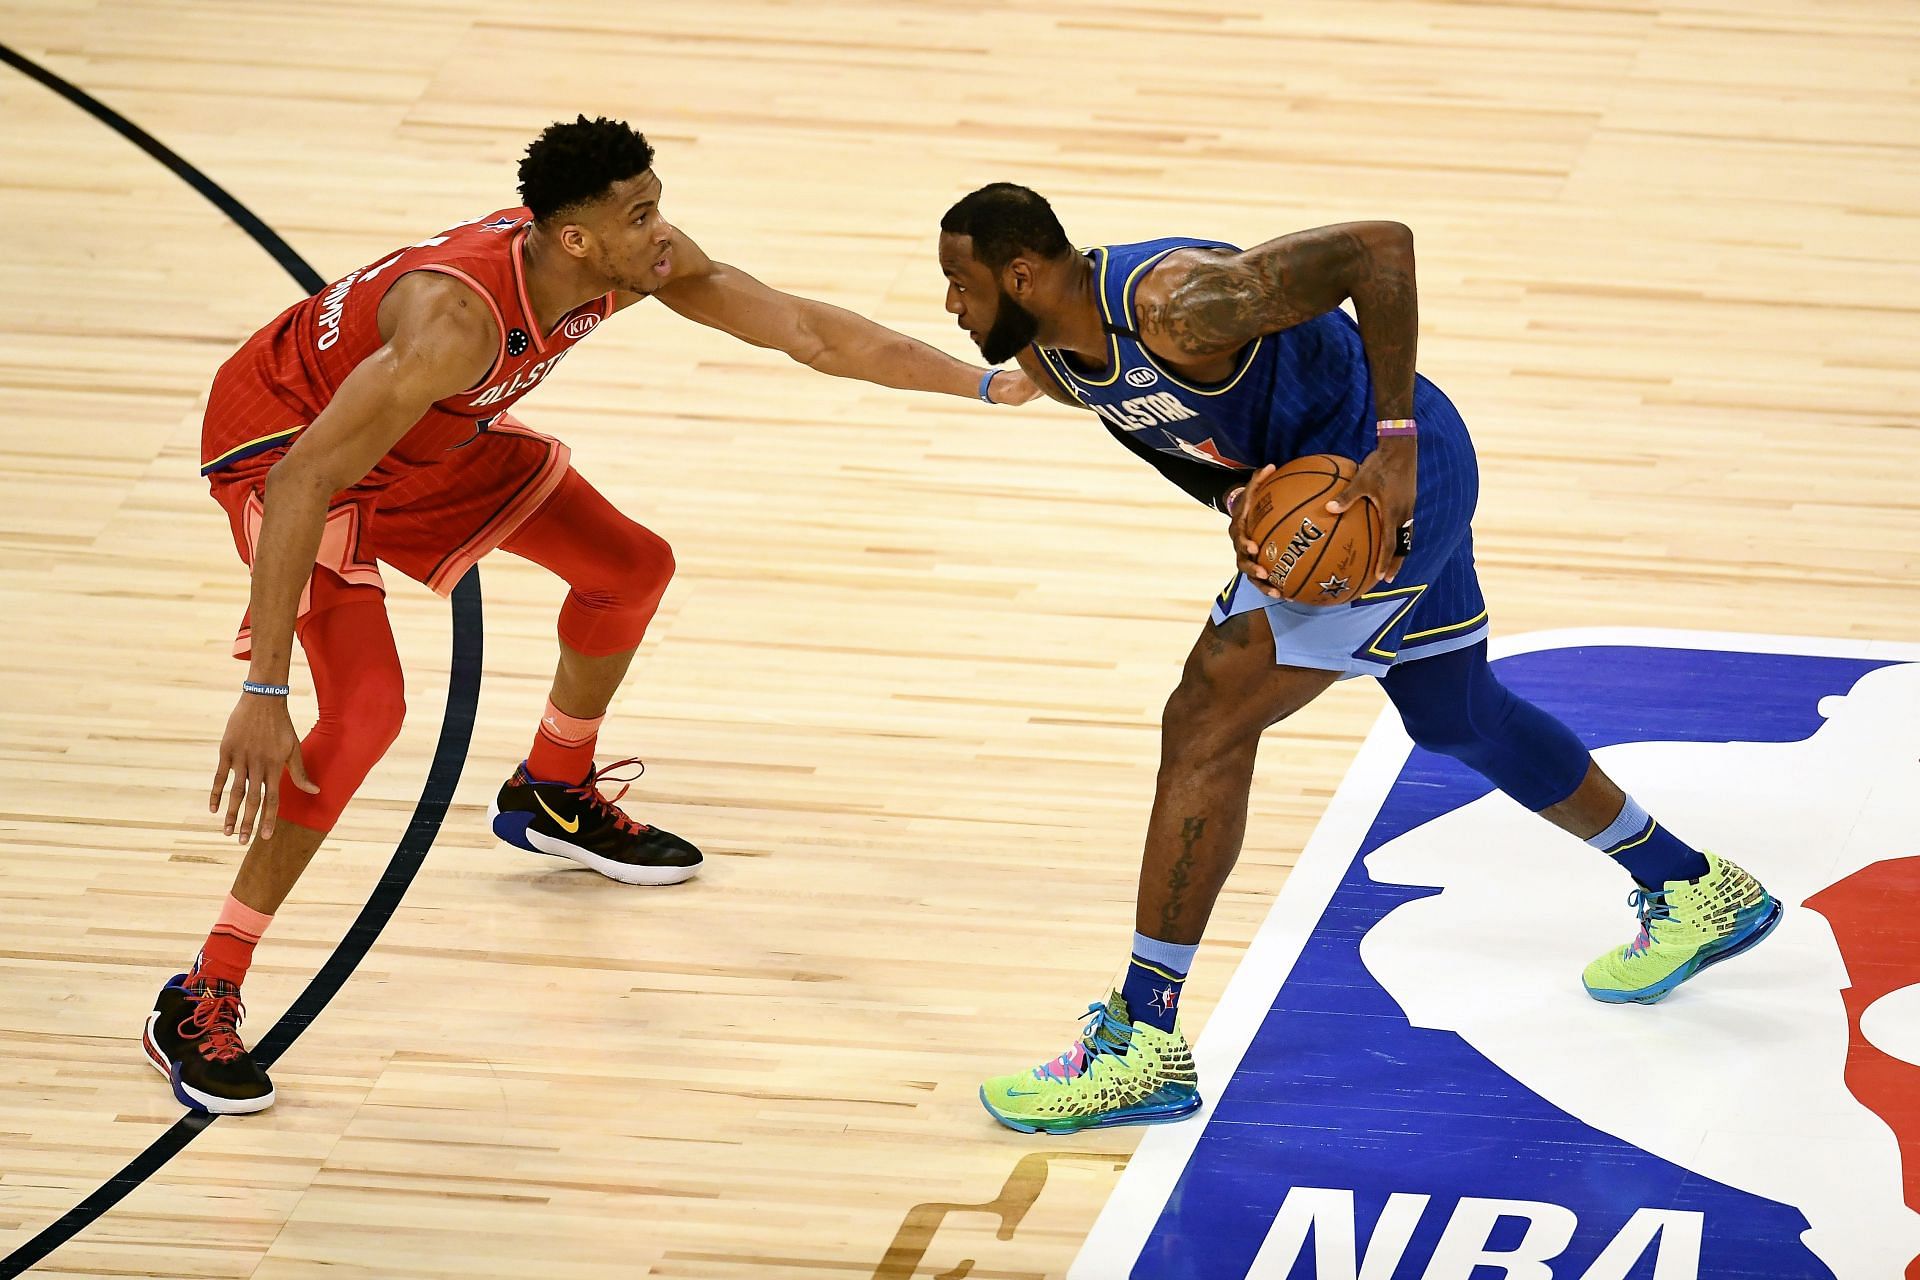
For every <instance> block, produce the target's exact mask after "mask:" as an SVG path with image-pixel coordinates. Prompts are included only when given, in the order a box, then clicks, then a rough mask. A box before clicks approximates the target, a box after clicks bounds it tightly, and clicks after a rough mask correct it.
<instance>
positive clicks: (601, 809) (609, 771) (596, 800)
mask: <svg viewBox="0 0 1920 1280" xmlns="http://www.w3.org/2000/svg"><path fill="white" fill-rule="evenodd" d="M628 765H637V766H639V767H638V768H637V769H636V770H635V772H634V774H633V776H632V777H630V778H620V777H615V776H613V775H614V774H616V773H617V772H618V771H619V770H621V769H624V768H626V767H627V766H628ZM646 771H647V763H646V761H644V760H642V759H640V758H639V757H638V756H629V757H628V758H627V759H625V760H616V761H614V762H613V763H612V764H610V765H608V766H607V767H606V768H604V769H596V770H594V771H593V772H592V773H590V774H588V775H587V779H586V781H585V782H580V783H576V784H574V785H573V786H570V787H568V788H567V790H568V791H569V792H571V793H573V794H574V795H576V796H579V797H580V798H581V799H582V800H584V801H586V802H587V803H588V804H589V805H591V806H592V807H593V808H594V810H595V811H596V812H598V813H600V814H601V815H602V816H605V817H610V818H611V819H612V821H613V824H614V826H615V827H616V828H617V829H618V830H620V831H623V832H625V833H626V834H628V835H630V836H637V835H642V834H644V833H646V832H648V831H651V830H652V829H653V828H652V827H650V826H648V825H647V824H646V823H644V822H639V821H636V820H635V819H633V818H630V817H628V816H627V814H626V811H625V810H623V809H621V808H620V803H619V802H620V797H621V796H624V795H626V794H627V792H628V791H629V790H631V789H632V787H633V784H634V783H636V782H638V781H640V777H641V775H642V774H644V773H646ZM602 782H618V783H621V784H623V785H622V786H621V788H620V789H619V790H618V791H616V792H614V793H613V796H612V798H611V799H609V798H608V797H606V796H603V795H601V794H600V784H601V783H602Z"/></svg>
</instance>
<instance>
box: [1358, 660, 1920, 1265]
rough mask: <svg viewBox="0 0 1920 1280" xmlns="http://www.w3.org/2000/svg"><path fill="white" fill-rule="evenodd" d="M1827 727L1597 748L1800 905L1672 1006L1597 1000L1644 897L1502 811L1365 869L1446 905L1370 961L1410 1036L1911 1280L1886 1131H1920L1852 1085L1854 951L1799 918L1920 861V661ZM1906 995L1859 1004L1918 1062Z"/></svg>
mask: <svg viewBox="0 0 1920 1280" xmlns="http://www.w3.org/2000/svg"><path fill="white" fill-rule="evenodd" d="M1819 709H1820V712H1821V714H1822V715H1823V716H1825V717H1826V721H1825V723H1824V724H1822V725H1821V726H1820V728H1819V729H1818V730H1817V731H1816V732H1815V733H1814V734H1813V735H1812V736H1811V737H1810V738H1807V739H1806V740H1804V741H1801V742H1791V743H1757V742H1731V743H1675V742H1648V743H1633V744H1626V745H1622V746H1615V747H1609V748H1605V749H1603V750H1601V751H1600V752H1598V753H1597V754H1598V757H1599V759H1600V761H1601V763H1602V765H1603V766H1604V767H1605V768H1606V770H1607V772H1608V773H1609V774H1611V775H1612V776H1613V777H1614V778H1615V779H1616V780H1617V781H1618V782H1619V783H1620V785H1621V786H1622V787H1623V788H1625V789H1626V790H1627V791H1628V792H1629V793H1631V794H1633V795H1634V796H1635V797H1636V798H1637V799H1639V800H1640V801H1641V802H1642V803H1643V804H1645V805H1646V807H1647V809H1648V810H1649V811H1650V812H1651V813H1653V814H1654V816H1655V817H1656V818H1657V819H1659V820H1660V821H1663V822H1667V823H1670V824H1671V825H1672V828H1673V830H1674V831H1675V832H1677V833H1678V834H1680V835H1681V836H1682V837H1683V838H1686V839H1689V840H1692V841H1694V842H1696V843H1704V844H1706V845H1708V846H1710V847H1713V848H1715V849H1717V850H1719V851H1721V852H1724V853H1726V854H1727V855H1728V856H1730V857H1732V858H1734V859H1735V860H1736V861H1738V862H1739V863H1741V865H1743V866H1745V867H1746V868H1748V869H1749V870H1750V871H1752V872H1753V873H1754V874H1755V875H1757V876H1759V877H1760V879H1761V880H1762V881H1763V882H1764V883H1765V884H1766V885H1767V887H1768V889H1769V890H1771V891H1772V893H1773V894H1774V896H1775V897H1777V898H1778V899H1779V900H1780V901H1781V903H1782V904H1783V905H1784V906H1785V907H1786V915H1785V918H1784V919H1783V921H1782V923H1781V925H1780V928H1779V929H1778V930H1777V931H1776V932H1775V934H1774V935H1773V937H1772V938H1771V939H1769V940H1768V941H1767V942H1765V943H1763V944H1762V945H1761V946H1760V947H1758V948H1756V949H1755V950H1754V951H1753V952H1751V953H1750V954H1748V955H1746V956H1742V957H1740V958H1738V959H1735V960H1733V961H1731V962H1729V963H1728V964H1726V965H1724V966H1720V967H1716V968H1713V969H1711V970H1709V971H1708V972H1706V973H1705V974H1703V975H1702V976H1701V977H1699V978H1698V979H1696V980H1695V981H1692V982H1689V983H1687V984H1686V985H1685V986H1683V987H1681V988H1680V989H1679V991H1678V992H1676V993H1675V994H1674V995H1673V996H1672V997H1671V998H1670V1000H1669V1001H1668V1002H1666V1003H1665V1004H1662V1005H1659V1006H1657V1007H1648V1008H1643V1007H1639V1006H1633V1005H1628V1006H1609V1005H1602V1004H1599V1003H1597V1002H1595V1001H1593V1000H1590V999H1588V998H1587V996H1586V994H1585V993H1584V992H1583V991H1582V990H1581V987H1580V971H1581V969H1582V968H1583V967H1584V966H1585V965H1586V963H1587V962H1588V961H1589V960H1591V959H1592V958H1593V957H1594V956H1596V955H1598V954H1599V953H1600V952H1601V951H1603V950H1605V949H1606V947H1607V945H1608V944H1609V943H1613V944H1624V943H1625V942H1626V941H1627V940H1628V938H1629V937H1630V936H1631V934H1632V932H1633V929H1634V927H1635V926H1634V923H1633V920H1632V915H1631V913H1630V912H1629V910H1628V909H1627V907H1626V905H1625V901H1624V900H1625V898H1626V895H1627V892H1628V890H1629V889H1630V888H1631V885H1630V883H1629V881H1628V880H1627V878H1626V877H1625V876H1624V875H1623V874H1622V873H1621V872H1620V870H1619V869H1618V868H1617V867H1614V866H1610V865H1608V862H1607V860H1606V859H1605V858H1603V857H1601V856H1600V855H1599V854H1597V853H1595V852H1593V851H1592V850H1590V849H1585V848H1583V847H1581V846H1580V845H1578V844H1576V843H1574V842H1573V841H1572V840H1571V839H1570V838H1566V837H1561V836H1557V835H1552V834H1549V833H1546V832H1545V829H1544V827H1543V825H1542V824H1541V822H1540V820H1539V819H1538V818H1536V817H1534V816H1533V815H1531V814H1528V813H1526V812H1524V811H1523V810H1522V809H1521V808H1520V807H1519V806H1518V805H1515V804H1514V803H1513V802H1512V801H1511V800H1509V799H1507V798H1506V797H1504V796H1501V795H1499V794H1497V793H1496V794H1493V795H1490V796H1486V797H1483V798H1481V799H1479V800H1476V801H1474V802H1473V803H1472V804H1469V805H1466V806H1464V807H1462V808H1460V809H1457V810H1454V811H1452V812H1450V813H1447V814H1445V815H1443V816H1441V817H1439V818H1436V819H1435V820H1433V821H1432V822H1429V823H1427V824H1426V825H1424V826H1422V827H1419V828H1416V829H1415V830H1413V831H1411V832H1408V833H1407V834H1406V835H1404V836H1401V837H1399V838H1398V839H1396V840H1394V841H1392V842H1390V843H1388V844H1386V845H1384V846H1382V847H1381V848H1380V849H1378V850H1376V851H1375V852H1374V853H1373V854H1372V855H1370V856H1369V857H1368V858H1367V861H1366V867H1367V872H1368V874H1369V875H1370V876H1371V877H1372V878H1373V879H1374V880H1376V881H1380V882H1383V883H1390V884H1405V885H1431V886H1435V887H1438V888H1439V889H1441V890H1442V892H1440V893H1439V894H1437V895H1435V896H1433V897H1428V898H1422V899H1420V900H1418V901H1415V902H1409V903H1407V904H1405V905H1403V906H1400V907H1398V908H1396V909H1395V910H1394V911H1392V912H1391V913H1389V914H1388V915H1387V917H1386V918H1385V919H1384V920H1382V921H1381V922H1380V923H1379V924H1378V925H1377V926H1375V927H1374V929H1373V930H1372V931H1371V932H1369V933H1368V934H1367V936H1366V938H1365V939H1364V940H1363V941H1362V943H1361V948H1360V954H1361V959H1362V960H1363V961H1364V962H1365V964H1366V966H1367V968H1368V970H1369V971H1370V972H1371V973H1372V974H1373V975H1374V977H1375V978H1376V979H1377V980H1378V981H1379V982H1380V984H1381V985H1382V986H1383V987H1384V988H1385V989H1386V990H1387V991H1388V992H1389V993H1390V994H1392V996H1393V997H1394V998H1395V999H1396V1000H1397V1001H1399V1003H1400V1005H1401V1006H1402V1007H1403V1008H1404V1009H1405V1010H1406V1012H1407V1016H1408V1018H1409V1020H1410V1021H1411V1022H1412V1023H1413V1024H1414V1025H1415V1026H1421V1027H1432V1028H1440V1029H1444V1030H1450V1031H1454V1032H1456V1033H1458V1034H1459V1035H1460V1036H1461V1037H1462V1038H1463V1039H1465V1040H1466V1041H1467V1042H1468V1043H1469V1044H1471V1045H1472V1046H1473V1047H1474V1049H1475V1050H1477V1051H1478V1052H1479V1053H1481V1054H1482V1055H1484V1056H1485V1057H1486V1058H1487V1059H1488V1060H1489V1061H1490V1062H1492V1063H1494V1064H1495V1065H1496V1066H1498V1067H1499V1068H1500V1069H1501V1070H1502V1071H1504V1072H1506V1073H1507V1074H1509V1075H1511V1076H1512V1077H1513V1078H1514V1079H1516V1080H1518V1081H1520V1082H1522V1083H1523V1084H1525V1085H1526V1086H1527V1087H1528V1088H1530V1089H1532V1090H1533V1091H1534V1092H1536V1093H1538V1094H1539V1095H1540V1096H1541V1097H1543V1098H1545V1099H1546V1100H1547V1101H1548V1102H1550V1103H1552V1104H1553V1105H1555V1106H1557V1107H1559V1108H1561V1109H1562V1110H1564V1111H1566V1112H1568V1113H1569V1114H1571V1115H1573V1116H1575V1117H1577V1118H1578V1119H1580V1120H1582V1121H1583V1122H1585V1123H1587V1124H1590V1125H1592V1126H1593V1127H1594V1128H1596V1129H1599V1130H1601V1131H1602V1132H1605V1133H1609V1134H1613V1135H1616V1136H1617V1137H1619V1138H1621V1139H1623V1140H1625V1141H1627V1142H1630V1143H1632V1144H1633V1145H1634V1146H1637V1147H1639V1148H1641V1149H1642V1150H1645V1151H1647V1152H1649V1153H1651V1154H1653V1155H1655V1156H1657V1157H1659V1158H1661V1159H1663V1160H1666V1161H1668V1162H1670V1163H1672V1164H1675V1165H1677V1166H1680V1167H1681V1168H1685V1169H1691V1170H1694V1171H1696V1172H1698V1173H1700V1174H1702V1175H1704V1176H1706V1177H1709V1178H1712V1179H1714V1180H1715V1181H1717V1182H1721V1183H1724V1184H1726V1185H1728V1186H1731V1187H1735V1188H1738V1189H1740V1190H1742V1191H1746V1192H1749V1193H1751V1194H1754V1195H1758V1196H1764V1197H1766V1198H1767V1199H1770V1200H1775V1201H1779V1202H1781V1203H1784V1204H1789V1205H1793V1206H1795V1207H1797V1208H1798V1209H1800V1211H1801V1212H1802V1213H1804V1214H1805V1215H1806V1218H1807V1221H1808V1223H1809V1224H1810V1227H1809V1230H1808V1231H1807V1232H1806V1235H1805V1237H1804V1242H1805V1244H1806V1246H1807V1247H1808V1248H1809V1249H1810V1250H1812V1252H1813V1253H1814V1254H1815V1255H1816V1256H1818V1257H1819V1258H1820V1259H1821V1260H1822V1261H1823V1262H1825V1263H1826V1264H1827V1266H1828V1267H1830V1268H1831V1269H1832V1271H1833V1273H1834V1275H1835V1276H1837V1277H1839V1280H1893V1278H1896V1277H1900V1276H1903V1275H1908V1276H1911V1275H1916V1274H1920V1264H1916V1262H1915V1259H1916V1258H1920V1213H1916V1212H1915V1211H1914V1209H1913V1208H1912V1207H1910V1206H1909V1204H1908V1203H1907V1199H1906V1197H1905V1195H1903V1169H1902V1163H1901V1149H1900V1144H1899V1140H1898V1139H1897V1138H1896V1134H1895V1130H1894V1128H1892V1127H1890V1126H1892V1125H1894V1124H1895V1123H1896V1122H1897V1123H1899V1124H1901V1125H1902V1126H1903V1128H1905V1129H1906V1130H1907V1132H1906V1141H1907V1142H1908V1143H1909V1144H1910V1146H1911V1149H1912V1150H1916V1151H1920V1146H1914V1145H1911V1144H1914V1143H1915V1136H1916V1135H1915V1134H1914V1133H1913V1132H1912V1129H1913V1127H1914V1125H1915V1123H1916V1121H1915V1119H1914V1115H1913V1110H1905V1111H1903V1112H1902V1113H1901V1115H1900V1117H1899V1119H1898V1120H1897V1121H1896V1119H1893V1118H1883V1116H1882V1115H1880V1114H1877V1113H1876V1112H1875V1111H1874V1110H1872V1109H1870V1108H1869V1107H1868V1106H1867V1105H1865V1104H1864V1103H1863V1102H1862V1101H1861V1100H1860V1099H1858V1098H1856V1097H1855V1096H1854V1094H1853V1093H1852V1092H1851V1091H1850V1090H1849V1088H1848V1080H1847V1077H1846V1075H1845V1074H1844V1073H1845V1072H1846V1071H1847V1069H1848V1064H1847V1052H1848V1039H1849V1030H1850V1026H1849V1021H1848V1015H1847V1012H1846V1009H1845V1007H1844V1005H1843V1003H1842V995H1841V993H1842V990H1843V989H1844V988H1847V987H1848V985H1849V976H1848V971H1847V967H1846V965H1845V963H1843V960H1842V955H1843V949H1844V947H1845V945H1846V942H1847V939H1845V938H1843V939H1841V940H1838V941H1837V940H1836V937H1835V927H1831V926H1830V925H1829V922H1828V920H1827V919H1826V918H1825V917H1824V916H1822V915H1821V914H1820V913H1819V911H1818V910H1815V909H1809V908H1807V907H1805V906H1803V905H1802V904H1803V903H1805V902H1806V901H1807V900H1808V899H1809V898H1812V897H1815V896H1816V895H1818V894H1820V893H1821V891H1822V890H1825V889H1827V888H1828V887H1829V886H1831V885H1835V884H1837V883H1838V882H1841V881H1844V880H1846V879H1847V878H1848V877H1849V876H1852V875H1854V874H1855V873H1857V872H1860V871H1861V870H1862V869H1863V868H1870V867H1873V866H1874V865H1875V864H1884V863H1886V862H1889V861H1891V860H1894V859H1901V858H1911V857H1912V856H1913V855H1915V854H1917V853H1920V663H1909V664H1904V665H1899V666H1890V667H1885V668H1882V669H1880V670H1877V671H1873V672H1870V673H1868V674H1867V675H1865V676H1863V677H1861V679H1860V680H1859V681H1858V683H1856V684H1855V686H1854V688H1853V689H1852V691H1851V692H1849V693H1848V694H1846V695H1845V696H1836V697H1828V698H1825V699H1822V701H1821V703H1820V708H1819ZM1819 905H1822V904H1816V906H1819ZM1836 914H1837V913H1836ZM1914 918H1915V917H1914V916H1913V915H1912V914H1909V915H1908V916H1907V917H1906V919H1908V920H1912V919H1914ZM1916 927H1920V926H1916ZM1909 936H1910V935H1909ZM1909 954H1910V952H1909ZM1855 976H1856V978H1858V979H1860V980H1861V981H1862V982H1864V981H1865V979H1864V977H1863V976H1862V975H1858V974H1857V975H1855ZM1882 976H1883V977H1884V974H1883V975H1882ZM1895 981H1905V982H1908V983H1912V984H1914V985H1907V986H1904V987H1896V988H1895V989H1893V990H1891V991H1890V992H1889V993H1888V994H1886V995H1884V996H1881V997H1880V999H1879V1000H1877V1001H1876V1002H1875V1003H1874V1004H1873V1005H1872V1006H1871V1007H1870V1008H1867V1009H1866V1010H1865V1014H1864V1016H1863V1017H1862V1019H1861V1034H1862V1036H1863V1038H1864V1039H1865V1040H1866V1041H1867V1042H1868V1044H1870V1045H1871V1046H1872V1049H1873V1050H1877V1051H1878V1052H1879V1053H1881V1054H1884V1055H1887V1057H1888V1058H1890V1059H1898V1060H1899V1061H1900V1062H1902V1063H1913V1064H1917V1065H1920V1017H1916V1016H1915V1015H1916V1013H1920V974H1915V975H1912V976H1910V977H1905V976H1903V977H1898V978H1896V979H1895ZM1895 1065H1897V1064H1895ZM1899 1069H1900V1070H1904V1068H1899ZM1914 1110H1920V1105H1917V1106H1916V1107H1915V1108H1914ZM1905 1176H1906V1177H1907V1178H1909V1179H1913V1178H1915V1173H1914V1171H1912V1170H1907V1171H1905ZM1703 1274H1704V1273H1703Z"/></svg>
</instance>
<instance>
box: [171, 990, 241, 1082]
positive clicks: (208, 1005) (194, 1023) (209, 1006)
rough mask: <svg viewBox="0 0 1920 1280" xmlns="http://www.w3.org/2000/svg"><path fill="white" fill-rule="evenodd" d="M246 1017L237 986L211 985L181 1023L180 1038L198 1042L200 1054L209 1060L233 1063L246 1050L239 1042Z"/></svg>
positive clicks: (202, 992) (201, 994)
mask: <svg viewBox="0 0 1920 1280" xmlns="http://www.w3.org/2000/svg"><path fill="white" fill-rule="evenodd" d="M246 1016H247V1007H246V1005H244V1004H243V1003H241V1000H240V989H239V988H238V987H234V986H231V985H229V984H227V983H224V982H223V983H217V984H210V985H209V986H207V987H206V988H205V989H204V990H202V991H201V993H200V995H199V998H198V999H196V1000H195V1001H194V1002H193V1012H192V1013H190V1014H188V1015H187V1016H186V1017H184V1018H182V1019H181V1020H180V1036H181V1038H182V1039H184V1040H198V1041H199V1042H200V1054H201V1056H202V1057H204V1058H206V1059H207V1060H208V1061H210V1062H231V1061H233V1060H234V1059H235V1058H237V1057H239V1056H240V1055H241V1054H242V1053H245V1052H246V1049H247V1047H246V1045H244V1044H242V1043H241V1042H240V1022H241V1019H243V1018H245V1017H246Z"/></svg>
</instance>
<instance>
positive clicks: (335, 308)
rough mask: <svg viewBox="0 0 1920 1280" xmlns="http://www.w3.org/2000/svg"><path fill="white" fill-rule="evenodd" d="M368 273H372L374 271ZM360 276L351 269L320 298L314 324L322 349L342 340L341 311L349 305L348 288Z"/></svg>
mask: <svg viewBox="0 0 1920 1280" xmlns="http://www.w3.org/2000/svg"><path fill="white" fill-rule="evenodd" d="M382 265H385V264H382ZM374 270H375V271H377V270H379V268H378V267H376V268H374ZM367 274H368V275H371V274H373V272H368V273H367ZM359 278H360V272H358V271H349V272H348V273H347V274H346V275H344V276H342V277H340V279H338V280H336V281H334V283H333V287H332V288H330V289H328V290H327V292H326V296H325V297H323V298H321V299H320V311H319V314H318V315H316V316H315V317H314V324H315V325H317V326H318V327H319V330H320V336H319V337H318V338H316V339H315V340H314V341H315V343H316V345H318V346H319V348H320V349H321V350H322V351H325V350H326V349H327V348H329V347H331V346H332V345H333V344H334V343H336V342H338V341H340V313H341V312H342V311H344V310H346V307H347V290H349V289H351V288H353V282H354V281H356V280H358V279H359Z"/></svg>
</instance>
